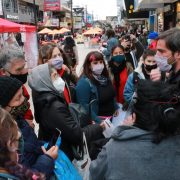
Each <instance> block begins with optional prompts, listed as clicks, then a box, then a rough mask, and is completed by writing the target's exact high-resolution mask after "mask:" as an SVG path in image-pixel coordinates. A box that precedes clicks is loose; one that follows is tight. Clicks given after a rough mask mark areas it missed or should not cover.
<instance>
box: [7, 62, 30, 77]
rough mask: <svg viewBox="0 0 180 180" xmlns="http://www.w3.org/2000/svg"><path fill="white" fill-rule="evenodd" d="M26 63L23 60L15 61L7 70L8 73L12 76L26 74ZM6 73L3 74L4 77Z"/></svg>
mask: <svg viewBox="0 0 180 180" xmlns="http://www.w3.org/2000/svg"><path fill="white" fill-rule="evenodd" d="M25 65H26V62H25V60H24V59H16V61H13V62H12V63H11V66H10V67H9V69H8V72H9V73H11V74H14V75H21V74H26V73H27V72H28V70H27V68H25ZM8 72H5V74H6V75H9V73H8Z"/></svg>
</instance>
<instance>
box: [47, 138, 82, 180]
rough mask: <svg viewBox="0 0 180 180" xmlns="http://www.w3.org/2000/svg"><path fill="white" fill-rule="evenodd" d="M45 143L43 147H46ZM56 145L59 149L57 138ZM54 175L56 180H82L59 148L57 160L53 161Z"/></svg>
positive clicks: (59, 143) (59, 141)
mask: <svg viewBox="0 0 180 180" xmlns="http://www.w3.org/2000/svg"><path fill="white" fill-rule="evenodd" d="M47 145H48V144H47V143H46V144H45V145H44V146H45V147H47ZM56 145H57V146H58V147H60V145H61V137H58V140H57V142H56ZM54 174H55V176H56V179H57V180H83V179H82V177H81V175H80V174H79V173H78V171H77V170H76V168H75V167H74V165H73V164H72V162H71V161H70V160H69V158H68V157H67V156H66V154H65V153H64V152H63V151H62V150H61V149H60V148H59V150H58V158H57V159H56V160H55V167H54Z"/></svg>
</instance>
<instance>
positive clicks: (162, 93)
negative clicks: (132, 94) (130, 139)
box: [134, 80, 180, 143]
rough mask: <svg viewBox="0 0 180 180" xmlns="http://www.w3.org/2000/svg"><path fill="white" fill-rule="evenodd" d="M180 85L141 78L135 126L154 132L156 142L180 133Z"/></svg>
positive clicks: (135, 110)
mask: <svg viewBox="0 0 180 180" xmlns="http://www.w3.org/2000/svg"><path fill="white" fill-rule="evenodd" d="M179 88H180V87H179V85H169V84H166V83H163V82H152V81H148V80H139V82H138V86H137V102H136V103H135V105H134V112H135V113H136V121H135V124H134V126H137V127H139V128H141V129H144V130H147V131H152V132H154V140H153V142H154V143H159V142H160V141H161V140H163V139H164V138H166V137H169V136H172V135H175V134H180V131H179V130H180V120H179V119H180V103H179V99H178V96H179V95H180V93H179Z"/></svg>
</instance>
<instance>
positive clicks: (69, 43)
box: [64, 36, 76, 47]
mask: <svg viewBox="0 0 180 180" xmlns="http://www.w3.org/2000/svg"><path fill="white" fill-rule="evenodd" d="M75 45H76V44H75V41H74V39H73V38H72V37H71V36H67V37H66V38H65V40H64V47H66V46H70V47H74V46H75Z"/></svg>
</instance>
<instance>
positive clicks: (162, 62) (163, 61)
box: [154, 55, 172, 71]
mask: <svg viewBox="0 0 180 180" xmlns="http://www.w3.org/2000/svg"><path fill="white" fill-rule="evenodd" d="M154 58H155V60H156V62H157V65H158V67H159V69H160V71H169V70H170V69H171V67H172V65H170V64H168V58H167V57H163V56H157V55H155V56H154Z"/></svg>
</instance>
